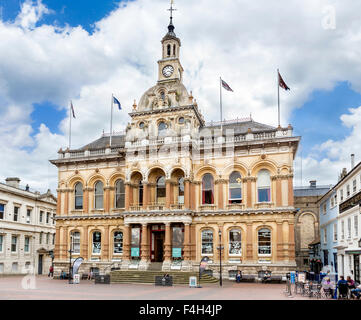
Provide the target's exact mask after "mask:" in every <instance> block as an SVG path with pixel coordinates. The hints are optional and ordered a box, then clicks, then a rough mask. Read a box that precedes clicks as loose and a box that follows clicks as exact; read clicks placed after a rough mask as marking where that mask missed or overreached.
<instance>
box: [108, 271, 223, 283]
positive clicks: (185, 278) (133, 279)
mask: <svg viewBox="0 0 361 320" xmlns="http://www.w3.org/2000/svg"><path fill="white" fill-rule="evenodd" d="M164 274H165V272H164V271H154V270H146V271H133V270H132V271H131V270H129V271H121V270H114V271H111V272H110V282H111V283H153V284H154V283H155V277H156V276H160V277H161V276H163V275H164ZM167 274H169V275H170V276H171V277H173V284H189V277H197V282H198V276H199V274H198V272H183V271H171V272H167ZM218 281H219V280H218V279H217V278H214V277H212V276H210V275H208V274H203V275H202V277H201V281H200V283H201V284H205V283H217V282H218Z"/></svg>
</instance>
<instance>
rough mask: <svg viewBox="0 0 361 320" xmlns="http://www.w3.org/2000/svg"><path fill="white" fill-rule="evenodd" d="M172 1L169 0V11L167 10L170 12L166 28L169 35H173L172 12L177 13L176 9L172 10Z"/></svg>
mask: <svg viewBox="0 0 361 320" xmlns="http://www.w3.org/2000/svg"><path fill="white" fill-rule="evenodd" d="M173 4H174V1H173V0H170V9H167V10H168V11H170V22H169V26H168V31H169V33H174V26H173V11H177V9H173Z"/></svg>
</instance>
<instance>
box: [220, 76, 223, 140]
mask: <svg viewBox="0 0 361 320" xmlns="http://www.w3.org/2000/svg"><path fill="white" fill-rule="evenodd" d="M219 107H220V113H221V135H223V132H222V129H223V123H222V78H221V77H219Z"/></svg>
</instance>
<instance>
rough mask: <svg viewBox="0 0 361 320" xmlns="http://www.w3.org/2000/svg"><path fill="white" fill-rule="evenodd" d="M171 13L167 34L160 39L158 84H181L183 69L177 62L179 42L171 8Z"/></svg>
mask: <svg viewBox="0 0 361 320" xmlns="http://www.w3.org/2000/svg"><path fill="white" fill-rule="evenodd" d="M169 10H170V11H171V17H170V23H169V26H168V33H167V34H166V35H165V36H164V37H163V39H162V59H161V60H159V61H158V66H159V71H158V83H162V82H165V81H171V80H172V81H174V80H178V81H180V82H182V75H183V71H184V70H183V67H182V65H181V63H180V61H179V51H180V46H181V41H180V39H179V38H177V36H176V34H175V33H174V25H173V16H172V11H173V10H175V9H173V7H171V8H170V9H169Z"/></svg>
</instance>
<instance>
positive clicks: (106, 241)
mask: <svg viewBox="0 0 361 320" xmlns="http://www.w3.org/2000/svg"><path fill="white" fill-rule="evenodd" d="M102 238H103V239H102V240H103V241H102V242H103V244H102V260H103V261H108V260H109V226H108V225H106V226H104V232H103V235H102Z"/></svg>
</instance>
